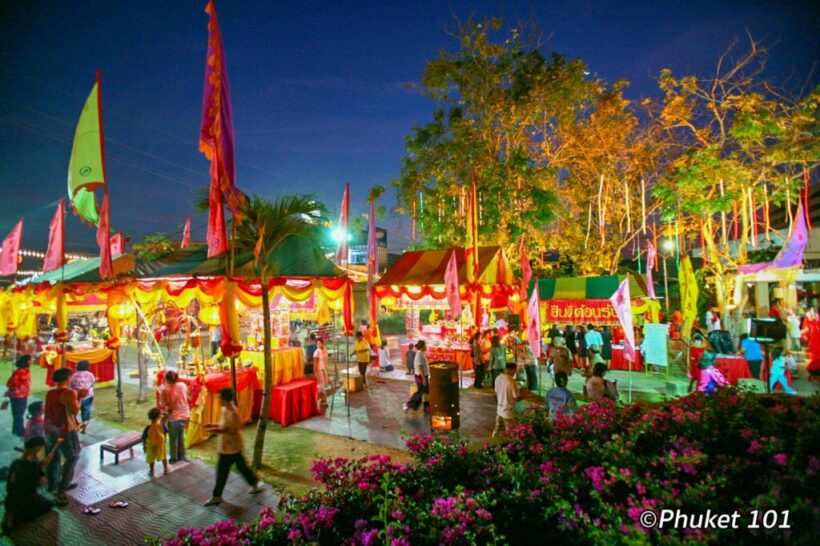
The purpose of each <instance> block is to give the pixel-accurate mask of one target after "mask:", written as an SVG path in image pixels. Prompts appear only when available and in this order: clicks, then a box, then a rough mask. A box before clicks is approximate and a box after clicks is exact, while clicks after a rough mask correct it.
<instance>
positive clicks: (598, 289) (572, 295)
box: [527, 275, 646, 300]
mask: <svg viewBox="0 0 820 546" xmlns="http://www.w3.org/2000/svg"><path fill="white" fill-rule="evenodd" d="M625 277H626V275H610V276H605V277H562V278H558V279H534V280H532V281H530V287H529V291H528V292H527V294H528V295H532V290H533V286H535V284H536V283H537V284H538V297H539V298H541V299H542V300H549V299H567V300H584V299H586V300H605V299H609V298H610V297H612V294H614V293H615V291H616V290H617V289H618V285H619V284H621V282H622V281H623V280H624V278H625ZM629 292H630V295H631V296H632V297H633V298H640V297H644V296H646V280H645V279H644V277H643V276H642V275H630V276H629Z"/></svg>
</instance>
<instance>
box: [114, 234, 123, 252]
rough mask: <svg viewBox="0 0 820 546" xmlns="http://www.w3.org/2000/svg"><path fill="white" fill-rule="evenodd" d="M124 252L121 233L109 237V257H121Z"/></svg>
mask: <svg viewBox="0 0 820 546" xmlns="http://www.w3.org/2000/svg"><path fill="white" fill-rule="evenodd" d="M123 250H125V237H124V236H123V234H122V233H115V234H114V235H112V236H111V255H112V256H122V254H123Z"/></svg>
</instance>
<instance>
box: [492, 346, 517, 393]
mask: <svg viewBox="0 0 820 546" xmlns="http://www.w3.org/2000/svg"><path fill="white" fill-rule="evenodd" d="M490 343H491V344H492V349H491V350H490V370H491V371H492V374H493V385H495V380H496V379H498V376H499V375H501V374H503V373H504V369H505V368H506V367H507V348H506V347H504V346H503V345H501V338H500V337H499V336H493V337H492V340H491V341H490ZM513 364H515V363H514V362H513Z"/></svg>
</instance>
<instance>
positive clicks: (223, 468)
mask: <svg viewBox="0 0 820 546" xmlns="http://www.w3.org/2000/svg"><path fill="white" fill-rule="evenodd" d="M234 400H235V399H234V394H233V389H230V388H225V389H222V390H221V391H219V402H220V404H221V406H222V410H221V411H222V416H221V418H220V421H219V424H218V425H205V428H206V429H208V430H210V431H211V432H216V433H219V435H220V436H219V448H218V450H219V460H218V461H217V463H216V484H215V485H214V490H213V494H212V495H211V498H210V499H208V500H207V501H206V502H205V506H213V505H215V504H219V503H221V502H222V491H224V489H225V484H226V483H227V482H228V476H229V475H230V473H231V467H232V466H233V465H236V469H237V470H238V471H239V473H240V474H241V475H242V477H243V478H245V481H246V482H248V485H250V486H251V490H250V493H252V494H255V493H259V492H260V491H262V484H260V483H259V478H257V477H256V474H254V473H253V470H251V469H250V467H248V463H247V462H246V461H245V456H244V455H243V454H242V447H243V446H242V419H240V418H239V414H238V413H237V411H236V404H235V403H234Z"/></svg>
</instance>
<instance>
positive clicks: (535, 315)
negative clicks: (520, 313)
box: [527, 286, 541, 358]
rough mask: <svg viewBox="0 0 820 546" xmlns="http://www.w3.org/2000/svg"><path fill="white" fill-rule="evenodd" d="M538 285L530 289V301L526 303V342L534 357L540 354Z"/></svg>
mask: <svg viewBox="0 0 820 546" xmlns="http://www.w3.org/2000/svg"><path fill="white" fill-rule="evenodd" d="M540 303H541V302H540V299H539V296H538V287H537V286H536V287H535V290H533V291H532V296H530V303H529V304H528V305H527V319H528V320H527V343H529V345H530V350H531V351H532V354H533V356H534V357H535V358H539V357H540V356H541V310H540Z"/></svg>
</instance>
